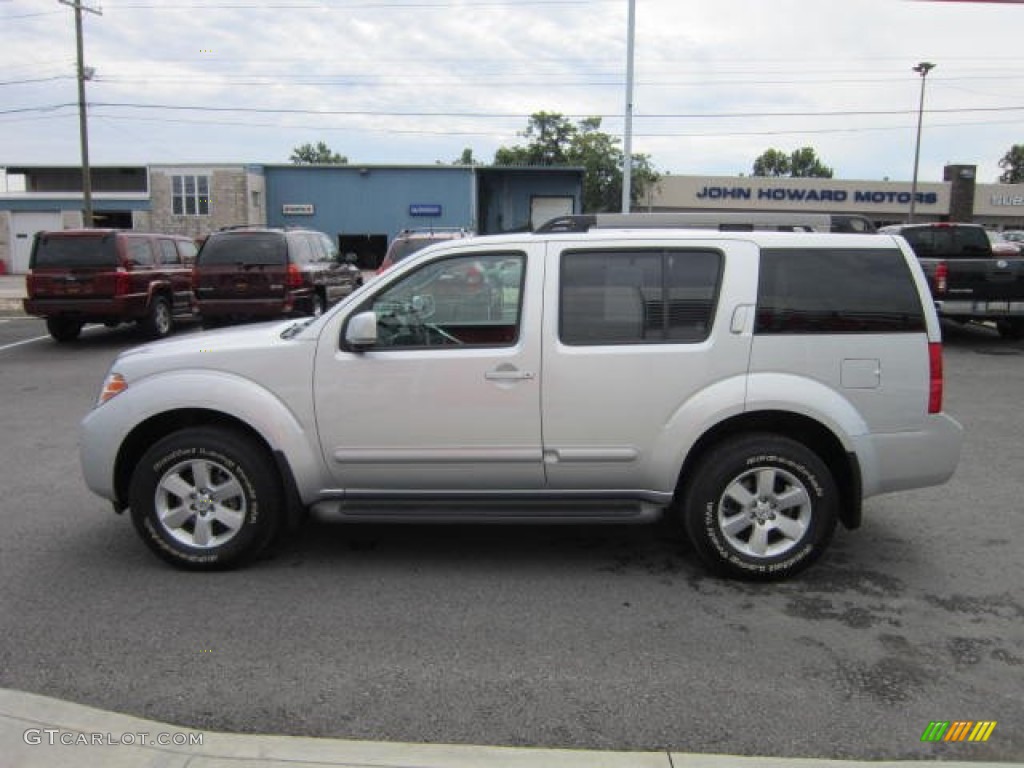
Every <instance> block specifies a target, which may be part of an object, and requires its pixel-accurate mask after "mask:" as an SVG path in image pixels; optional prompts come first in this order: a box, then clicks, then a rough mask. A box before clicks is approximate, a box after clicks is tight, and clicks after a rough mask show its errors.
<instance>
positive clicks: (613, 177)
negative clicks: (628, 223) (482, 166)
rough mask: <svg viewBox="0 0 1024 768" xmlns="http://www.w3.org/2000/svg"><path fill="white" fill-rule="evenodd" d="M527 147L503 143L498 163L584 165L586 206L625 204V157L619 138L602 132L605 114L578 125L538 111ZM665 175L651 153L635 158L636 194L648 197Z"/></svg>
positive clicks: (613, 207)
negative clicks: (661, 175)
mask: <svg viewBox="0 0 1024 768" xmlns="http://www.w3.org/2000/svg"><path fill="white" fill-rule="evenodd" d="M519 135H520V136H522V137H523V138H525V139H529V140H530V141H529V143H528V144H526V145H525V146H523V145H520V146H515V147H500V148H499V149H498V151H497V152H495V154H494V164H495V165H555V166H573V167H579V168H583V169H584V177H583V210H584V212H586V213H600V212H602V211H618V210H620V208H621V204H622V166H623V162H624V159H625V158H624V155H623V152H622V150H621V149H620V148H619V143H620V142H619V139H618V138H617V137H614V136H610V135H609V134H607V133H604V132H603V131H602V130H601V118H600V117H587V118H584V119H582V120H580V121H579V122H577V123H576V124H575V125H574V124H573V123H572V122H571V121H570V120H569V119H568V118H566V117H565V116H564V115H561V114H558V113H557V112H536V113H534V114H533V115H532V116H531V117H530V120H529V123H528V124H527V126H526V130H524V131H522V132H521V133H520V134H519ZM658 179H660V176H659V175H658V173H657V171H655V169H654V166H653V164H652V162H651V159H650V157H649V156H648V155H642V154H637V155H634V156H633V173H632V184H631V187H630V192H631V194H630V197H631V199H632V201H633V202H636V201H637V200H640V199H642V198H643V195H644V194H645V193H646V192H647V190H648V189H649V188H650V187H651V186H652V185H653V184H655V183H656V182H657V181H658Z"/></svg>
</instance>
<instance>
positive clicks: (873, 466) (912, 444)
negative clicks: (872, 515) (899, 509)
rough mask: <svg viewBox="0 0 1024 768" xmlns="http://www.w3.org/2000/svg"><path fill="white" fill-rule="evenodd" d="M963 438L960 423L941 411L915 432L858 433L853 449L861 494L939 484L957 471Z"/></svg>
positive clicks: (873, 494) (872, 494) (865, 496)
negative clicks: (861, 488) (859, 472)
mask: <svg viewBox="0 0 1024 768" xmlns="http://www.w3.org/2000/svg"><path fill="white" fill-rule="evenodd" d="M963 440H964V429H963V427H962V426H960V423H959V422H958V421H956V419H953V418H952V417H950V416H948V415H946V414H944V413H939V414H933V415H931V416H928V417H927V419H926V420H925V424H924V427H923V428H922V429H921V430H919V431H916V432H894V433H891V434H871V435H863V436H861V437H860V438H858V439H857V440H856V441H855V442H856V448H855V450H856V453H857V457H858V459H859V460H860V465H861V473H862V476H863V487H864V498H867V497H869V496H876V495H878V494H880V493H890V492H892V491H904V490H909V489H911V488H927V487H929V486H933V485H942V484H943V483H945V482H946V481H947V480H949V479H950V478H951V477H952V476H953V473H954V472H955V471H956V467H957V464H958V463H959V462H960V450H961V447H962V446H963Z"/></svg>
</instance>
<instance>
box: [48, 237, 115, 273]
mask: <svg viewBox="0 0 1024 768" xmlns="http://www.w3.org/2000/svg"><path fill="white" fill-rule="evenodd" d="M32 266H33V267H114V266H117V249H116V248H115V237H114V235H112V234H104V235H98V236H89V235H85V236H82V235H61V234H52V235H47V234H40V235H39V237H38V238H37V240H36V246H35V251H34V252H33V254H32Z"/></svg>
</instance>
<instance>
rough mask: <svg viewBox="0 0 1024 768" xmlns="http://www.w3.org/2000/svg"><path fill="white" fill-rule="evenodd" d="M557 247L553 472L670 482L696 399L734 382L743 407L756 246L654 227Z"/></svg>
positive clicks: (549, 389) (590, 481)
mask: <svg viewBox="0 0 1024 768" xmlns="http://www.w3.org/2000/svg"><path fill="white" fill-rule="evenodd" d="M551 248H552V252H551V253H550V254H549V264H548V269H549V270H557V279H550V280H549V281H548V283H547V286H546V295H545V302H544V304H545V307H550V308H551V310H550V311H546V312H545V319H544V323H545V333H544V337H545V339H546V340H549V342H550V343H547V344H546V346H545V350H544V359H543V368H544V393H543V403H542V413H543V423H544V457H545V468H546V471H547V479H548V484H549V486H550V487H551V488H552V489H590V490H594V491H600V490H655V491H659V492H661V493H671V492H672V491H673V490H674V488H675V482H676V475H677V473H678V470H679V464H680V463H681V461H682V457H683V456H684V455H685V450H684V448H683V447H682V446H681V445H679V444H678V441H679V440H680V439H681V436H683V435H686V434H689V435H692V436H696V435H699V434H700V433H701V432H702V431H703V427H702V425H693V427H692V428H690V429H682V430H680V429H679V428H678V427H679V425H680V421H686V420H688V419H690V418H692V416H691V415H688V414H690V413H691V409H690V404H691V403H692V402H693V401H694V400H695V399H696V398H699V397H700V396H702V393H704V392H707V391H713V390H715V389H716V388H718V387H722V386H726V387H729V386H732V388H733V391H732V394H731V396H730V397H729V398H727V400H728V401H729V402H731V403H732V404H733V407H734V408H735V410H736V412H740V411H741V410H742V407H743V376H744V374H745V373H746V370H747V361H748V357H749V353H750V327H749V324H748V323H745V322H744V319H745V318H748V317H749V319H750V320H751V321H752V316H751V315H752V309H753V302H754V295H755V287H756V283H755V282H754V281H755V277H754V275H755V274H756V258H757V251H756V248H755V247H754V246H753V245H752V244H751V243H748V242H745V241H730V242H728V243H727V247H726V246H723V243H722V242H716V241H707V240H700V239H693V240H685V241H679V240H668V241H659V240H657V239H653V238H652V239H640V238H631V239H629V240H623V241H621V242H617V241H614V240H607V241H602V242H600V243H591V244H583V245H571V246H565V247H564V248H563V247H560V246H559V244H558V243H552V244H551ZM724 296H728V297H729V299H728V300H727V301H726V300H723V298H722V297H724ZM744 307H746V309H744ZM745 313H746V314H745ZM734 317H736V318H737V320H736V325H735V327H732V324H733V318H734ZM727 382H734V383H733V384H731V385H730V384H728V383H727Z"/></svg>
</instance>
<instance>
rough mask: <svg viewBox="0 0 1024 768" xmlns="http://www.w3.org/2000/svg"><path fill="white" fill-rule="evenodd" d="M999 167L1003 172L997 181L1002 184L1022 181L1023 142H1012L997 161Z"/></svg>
mask: <svg viewBox="0 0 1024 768" xmlns="http://www.w3.org/2000/svg"><path fill="white" fill-rule="evenodd" d="M999 167H1000V168H1002V169H1003V173H1002V174H1001V175H1000V176H999V181H1001V182H1002V183H1003V184H1022V183H1024V144H1014V145H1013V146H1012V147H1010V149H1009V151H1008V152H1007V153H1006V154H1005V155H1003V159H1002V160H1000V161H999Z"/></svg>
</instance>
